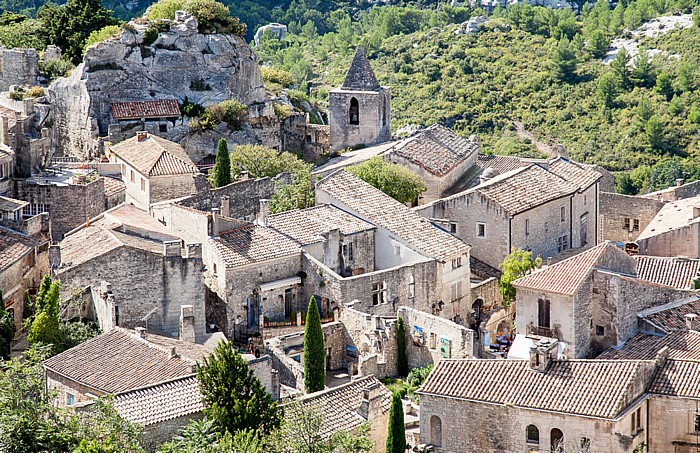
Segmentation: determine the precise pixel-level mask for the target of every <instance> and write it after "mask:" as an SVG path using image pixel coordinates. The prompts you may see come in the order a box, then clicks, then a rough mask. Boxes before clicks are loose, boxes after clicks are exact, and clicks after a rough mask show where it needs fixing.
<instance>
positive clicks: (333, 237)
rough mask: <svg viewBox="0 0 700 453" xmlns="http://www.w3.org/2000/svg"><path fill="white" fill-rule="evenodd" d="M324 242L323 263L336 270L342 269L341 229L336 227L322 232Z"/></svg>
mask: <svg viewBox="0 0 700 453" xmlns="http://www.w3.org/2000/svg"><path fill="white" fill-rule="evenodd" d="M322 236H323V238H324V239H325V242H324V243H323V264H325V265H326V266H328V267H330V268H331V269H333V270H334V271H335V272H339V271H342V269H341V268H343V267H344V265H343V262H342V258H341V257H342V249H341V247H342V245H341V243H340V230H339V229H338V228H334V229H332V230H330V231H327V232H325V233H323V234H322Z"/></svg>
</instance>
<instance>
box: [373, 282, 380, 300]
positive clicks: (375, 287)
mask: <svg viewBox="0 0 700 453" xmlns="http://www.w3.org/2000/svg"><path fill="white" fill-rule="evenodd" d="M372 305H379V283H372Z"/></svg>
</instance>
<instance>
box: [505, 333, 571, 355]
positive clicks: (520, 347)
mask: <svg viewBox="0 0 700 453" xmlns="http://www.w3.org/2000/svg"><path fill="white" fill-rule="evenodd" d="M533 346H535V342H534V341H533V339H532V338H530V337H527V336H525V335H522V334H518V335H516V336H515V340H513V344H512V345H510V349H509V350H508V359H511V360H530V348H531V347H533ZM565 350H566V343H564V342H561V341H560V342H558V343H557V358H561V356H562V355H563V354H564V351H565Z"/></svg>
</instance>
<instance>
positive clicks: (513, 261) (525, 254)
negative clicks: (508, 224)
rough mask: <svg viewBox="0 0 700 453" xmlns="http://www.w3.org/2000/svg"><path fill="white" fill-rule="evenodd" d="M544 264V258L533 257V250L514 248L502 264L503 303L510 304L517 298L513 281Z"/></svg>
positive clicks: (501, 285)
mask: <svg viewBox="0 0 700 453" xmlns="http://www.w3.org/2000/svg"><path fill="white" fill-rule="evenodd" d="M541 264H542V258H540V257H539V256H538V257H537V258H534V259H533V258H532V252H529V251H526V250H523V249H517V250H516V249H515V248H513V249H512V250H511V252H510V255H508V256H507V257H506V258H505V259H504V260H503V262H502V263H501V265H500V266H499V267H500V268H501V272H502V274H501V280H500V281H499V288H500V292H501V296H503V305H504V306H508V305H510V303H511V302H512V301H513V300H515V287H513V284H512V282H513V281H514V280H517V279H519V278H520V277H524V276H525V275H527V274H528V273H530V272H531V271H532V270H534V269H536V268H538V267H540V265H541Z"/></svg>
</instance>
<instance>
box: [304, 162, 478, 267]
mask: <svg viewBox="0 0 700 453" xmlns="http://www.w3.org/2000/svg"><path fill="white" fill-rule="evenodd" d="M316 190H320V191H323V192H325V193H327V194H328V195H330V196H331V197H332V198H333V199H335V200H337V202H339V203H340V204H342V205H345V206H347V207H348V208H349V209H350V210H351V211H354V212H355V213H357V215H358V216H360V217H362V218H363V219H365V220H367V221H369V222H372V223H374V224H375V225H377V226H380V227H382V228H385V229H386V230H388V231H389V232H391V233H392V234H394V235H396V236H397V237H399V238H400V239H402V240H403V241H405V242H406V243H408V244H410V245H411V247H412V248H414V249H416V250H418V251H421V252H422V253H424V254H426V255H427V256H429V257H431V258H434V259H437V260H447V259H450V258H452V257H455V256H458V255H464V254H466V253H468V252H469V245H468V244H466V243H464V242H463V241H461V240H460V239H458V238H456V237H454V236H452V235H451V234H449V233H448V232H446V231H444V230H441V229H440V228H438V227H436V226H435V225H433V224H431V223H430V222H429V221H428V219H426V218H424V217H422V216H420V215H419V214H417V213H415V212H414V211H413V210H411V209H410V208H409V207H407V206H406V205H404V204H401V203H399V202H398V201H396V200H394V199H393V198H391V197H390V196H389V195H386V194H385V193H383V192H382V191H380V190H378V189H375V188H374V187H373V186H371V185H370V184H368V183H366V182H364V181H363V180H361V179H360V178H357V177H356V176H354V175H352V174H350V173H348V172H347V171H345V170H337V171H335V172H333V173H331V174H330V175H328V176H327V177H325V178H324V179H322V180H321V181H319V182H318V183H317V184H316ZM341 207H342V206H341Z"/></svg>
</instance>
